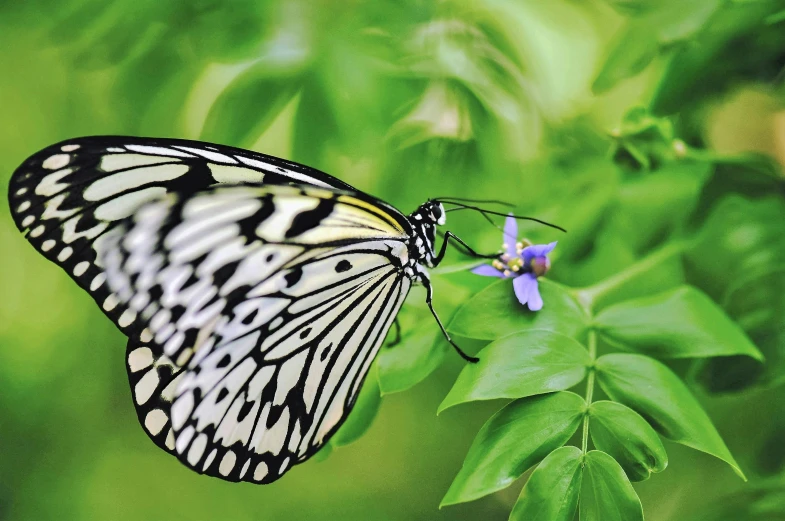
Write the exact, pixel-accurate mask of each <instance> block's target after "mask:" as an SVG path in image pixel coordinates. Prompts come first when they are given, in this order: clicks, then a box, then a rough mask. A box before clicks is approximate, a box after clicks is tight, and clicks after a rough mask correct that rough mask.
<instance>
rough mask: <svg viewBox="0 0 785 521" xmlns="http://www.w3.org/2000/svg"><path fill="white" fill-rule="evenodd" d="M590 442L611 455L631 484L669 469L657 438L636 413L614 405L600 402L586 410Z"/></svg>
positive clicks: (616, 404)
mask: <svg viewBox="0 0 785 521" xmlns="http://www.w3.org/2000/svg"><path fill="white" fill-rule="evenodd" d="M589 418H590V423H591V439H592V441H593V442H594V446H595V447H597V449H599V450H601V451H602V452H605V453H606V454H609V455H610V456H612V457H613V458H614V459H615V460H616V461H617V462H618V463H619V465H621V468H622V469H624V472H625V474H627V476H629V478H630V481H644V480H646V479H649V477H650V476H651V474H652V472H662V471H663V470H665V467H667V466H668V455H667V454H666V453H665V447H663V446H662V442H661V441H660V438H659V436H657V433H656V432H655V431H654V429H652V428H651V425H649V423H648V422H647V421H646V420H645V419H644V418H643V417H642V416H641V415H640V414H638V413H636V412H635V411H633V410H632V409H630V408H629V407H627V406H625V405H622V404H620V403H617V402H609V401H606V400H602V401H599V402H594V403H593V404H591V407H589Z"/></svg>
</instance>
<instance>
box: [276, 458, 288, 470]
mask: <svg viewBox="0 0 785 521" xmlns="http://www.w3.org/2000/svg"><path fill="white" fill-rule="evenodd" d="M288 467H289V458H288V457H287V458H286V459H285V460H283V463H281V469H280V470H279V471H278V474H283V473H284V472H286V469H287V468H288Z"/></svg>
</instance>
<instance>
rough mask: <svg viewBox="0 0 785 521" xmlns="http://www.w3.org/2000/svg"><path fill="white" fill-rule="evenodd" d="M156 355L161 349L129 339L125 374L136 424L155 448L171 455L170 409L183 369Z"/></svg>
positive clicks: (172, 452)
mask: <svg viewBox="0 0 785 521" xmlns="http://www.w3.org/2000/svg"><path fill="white" fill-rule="evenodd" d="M158 352H160V349H158V348H157V347H155V346H153V347H151V346H150V345H149V344H148V343H144V342H142V341H141V340H139V339H130V340H129V341H128V347H127V349H126V358H125V360H126V371H127V372H128V383H130V384H131V396H132V398H133V401H134V408H135V409H136V415H137V417H138V418H139V423H140V424H141V425H142V428H143V429H144V431H145V432H146V433H147V435H148V436H149V437H150V439H151V440H153V442H154V443H155V444H156V445H158V446H159V447H161V448H162V449H163V450H165V451H166V452H169V453H171V454H174V432H173V431H172V424H171V421H170V419H169V409H170V407H171V405H172V401H173V400H174V398H175V393H176V391H177V385H178V383H179V382H180V380H182V375H183V372H184V370H183V368H182V367H179V366H177V365H175V363H174V362H172V361H171V360H170V359H169V358H168V357H167V356H166V355H163V354H156V353H158Z"/></svg>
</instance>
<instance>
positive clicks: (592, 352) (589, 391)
mask: <svg viewBox="0 0 785 521" xmlns="http://www.w3.org/2000/svg"><path fill="white" fill-rule="evenodd" d="M589 357H590V358H591V364H592V365H591V366H590V367H589V378H588V380H587V381H586V407H587V408H588V407H589V406H591V401H592V397H593V395H594V375H595V370H594V360H595V359H596V358H597V332H596V331H595V330H593V329H592V330H590V331H589ZM588 448H589V413H588V410H587V412H586V415H585V416H584V417H583V440H582V442H581V450H582V451H583V453H584V454H586V452H588Z"/></svg>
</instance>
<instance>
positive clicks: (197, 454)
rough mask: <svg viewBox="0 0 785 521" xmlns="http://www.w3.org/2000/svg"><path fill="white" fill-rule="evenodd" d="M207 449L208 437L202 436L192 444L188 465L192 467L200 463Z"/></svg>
mask: <svg viewBox="0 0 785 521" xmlns="http://www.w3.org/2000/svg"><path fill="white" fill-rule="evenodd" d="M205 448H207V435H206V434H200V435H199V436H197V437H196V439H195V440H194V442H193V443H192V444H191V448H190V450H189V451H188V463H190V464H191V465H192V466H195V465H196V464H197V463H199V460H200V459H202V455H203V454H204V449H205Z"/></svg>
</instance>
